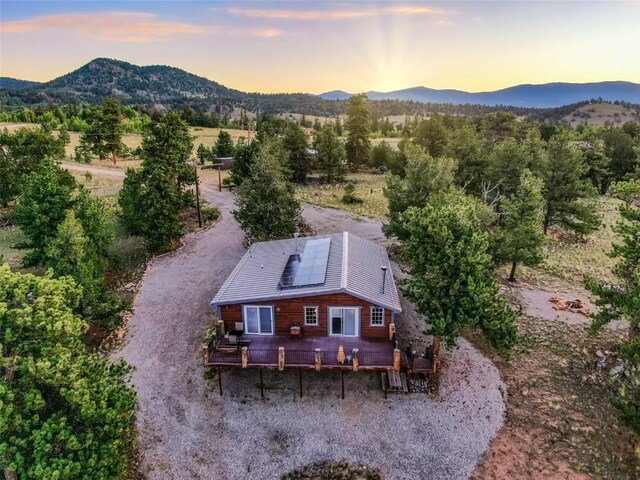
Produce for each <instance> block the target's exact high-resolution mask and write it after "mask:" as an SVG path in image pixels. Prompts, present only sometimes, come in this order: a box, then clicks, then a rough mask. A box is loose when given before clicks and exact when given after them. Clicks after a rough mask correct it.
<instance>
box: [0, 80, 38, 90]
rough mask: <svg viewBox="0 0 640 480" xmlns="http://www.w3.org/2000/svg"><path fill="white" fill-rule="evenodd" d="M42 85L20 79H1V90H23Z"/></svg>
mask: <svg viewBox="0 0 640 480" xmlns="http://www.w3.org/2000/svg"><path fill="white" fill-rule="evenodd" d="M37 85H40V82H32V81H30V80H20V79H19V78H11V77H0V88H10V89H12V90H22V89H23V88H30V87H35V86H37Z"/></svg>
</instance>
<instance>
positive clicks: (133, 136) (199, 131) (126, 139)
mask: <svg viewBox="0 0 640 480" xmlns="http://www.w3.org/2000/svg"><path fill="white" fill-rule="evenodd" d="M220 130H225V131H227V132H229V134H230V135H231V138H232V139H233V141H234V143H236V142H237V141H238V139H239V138H240V137H245V138H247V131H246V130H234V129H227V128H225V129H220V128H205V127H189V131H190V132H191V135H192V136H193V137H194V140H193V146H194V149H193V151H194V152H195V151H196V149H197V148H198V145H200V144H203V145H204V146H205V147H211V146H213V145H214V144H215V143H216V140H217V139H218V134H219V133H220ZM254 135H255V132H251V137H252V138H253V136H254ZM69 137H70V138H71V141H70V142H69V144H68V145H67V147H66V153H67V156H68V157H71V155H73V153H74V151H75V148H76V147H77V146H78V145H79V143H80V134H79V133H76V132H69ZM122 142H123V143H124V144H125V145H126V146H127V147H129V148H131V149H133V148H136V147H139V146H140V143H141V142H142V135H140V134H138V133H127V134H125V135H123V137H122Z"/></svg>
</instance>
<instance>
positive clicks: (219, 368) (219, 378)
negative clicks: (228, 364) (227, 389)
mask: <svg viewBox="0 0 640 480" xmlns="http://www.w3.org/2000/svg"><path fill="white" fill-rule="evenodd" d="M218 388H220V396H222V367H220V366H218Z"/></svg>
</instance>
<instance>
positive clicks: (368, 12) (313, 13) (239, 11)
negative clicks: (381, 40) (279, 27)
mask: <svg viewBox="0 0 640 480" xmlns="http://www.w3.org/2000/svg"><path fill="white" fill-rule="evenodd" d="M226 11H227V13H229V14H231V15H236V16H244V17H251V18H263V19H272V20H302V21H309V20H345V19H350V18H366V17H379V16H385V15H406V16H415V15H431V16H442V15H452V14H455V13H456V12H453V11H450V10H443V9H441V8H433V7H425V6H419V5H415V6H414V5H397V6H390V7H381V8H363V9H336V10H281V9H259V8H237V7H231V8H227V9H226Z"/></svg>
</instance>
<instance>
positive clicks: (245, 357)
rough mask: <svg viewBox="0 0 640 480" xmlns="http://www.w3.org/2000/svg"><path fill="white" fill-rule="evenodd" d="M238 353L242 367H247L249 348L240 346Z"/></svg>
mask: <svg viewBox="0 0 640 480" xmlns="http://www.w3.org/2000/svg"><path fill="white" fill-rule="evenodd" d="M240 355H241V361H242V368H247V364H248V363H249V348H248V347H242V349H241V350H240Z"/></svg>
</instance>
